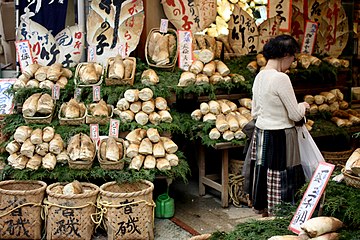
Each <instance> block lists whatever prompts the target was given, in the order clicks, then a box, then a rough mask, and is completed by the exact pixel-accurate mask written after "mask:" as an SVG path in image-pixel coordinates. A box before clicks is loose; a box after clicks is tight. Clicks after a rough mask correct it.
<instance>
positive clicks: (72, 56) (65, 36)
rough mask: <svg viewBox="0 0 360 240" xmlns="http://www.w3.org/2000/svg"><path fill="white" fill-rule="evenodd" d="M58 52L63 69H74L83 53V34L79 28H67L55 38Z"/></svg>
mask: <svg viewBox="0 0 360 240" xmlns="http://www.w3.org/2000/svg"><path fill="white" fill-rule="evenodd" d="M55 41H56V42H57V44H58V46H59V50H60V55H59V60H60V62H61V63H62V65H63V66H64V67H75V65H76V64H77V63H79V62H80V60H81V56H82V54H83V52H84V41H85V38H84V33H83V32H82V31H81V29H80V26H78V25H76V26H71V27H67V28H65V29H64V30H62V31H61V32H59V33H58V34H57V35H56V36H55Z"/></svg>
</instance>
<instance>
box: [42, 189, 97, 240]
mask: <svg viewBox="0 0 360 240" xmlns="http://www.w3.org/2000/svg"><path fill="white" fill-rule="evenodd" d="M65 185H66V183H53V184H51V185H49V186H48V187H47V189H46V193H47V195H48V197H47V200H45V201H44V204H45V206H46V209H47V211H48V213H47V216H46V217H47V218H46V239H49V240H50V239H51V240H55V239H59V240H60V239H67V240H90V239H92V235H93V233H94V227H95V224H94V222H93V221H92V218H91V217H92V215H94V214H95V213H96V199H97V197H98V193H99V187H98V186H96V185H94V184H92V183H85V182H82V183H81V186H82V188H83V193H79V194H62V193H58V192H57V191H56V188H58V187H63V186H65Z"/></svg>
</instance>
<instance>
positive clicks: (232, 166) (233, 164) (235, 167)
mask: <svg viewBox="0 0 360 240" xmlns="http://www.w3.org/2000/svg"><path fill="white" fill-rule="evenodd" d="M243 166H244V161H242V160H237V159H230V162H229V173H232V174H235V175H241V172H242V168H243Z"/></svg>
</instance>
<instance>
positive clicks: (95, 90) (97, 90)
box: [93, 86, 101, 102]
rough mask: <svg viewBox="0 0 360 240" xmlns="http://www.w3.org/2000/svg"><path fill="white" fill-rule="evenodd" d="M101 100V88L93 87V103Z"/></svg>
mask: <svg viewBox="0 0 360 240" xmlns="http://www.w3.org/2000/svg"><path fill="white" fill-rule="evenodd" d="M100 99H101V94H100V86H93V101H94V102H98V101H100Z"/></svg>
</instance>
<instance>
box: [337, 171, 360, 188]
mask: <svg viewBox="0 0 360 240" xmlns="http://www.w3.org/2000/svg"><path fill="white" fill-rule="evenodd" d="M341 173H342V174H343V175H344V180H345V183H346V185H348V186H351V187H354V188H360V177H357V176H354V175H351V174H349V173H347V172H346V171H345V168H343V169H341Z"/></svg>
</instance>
